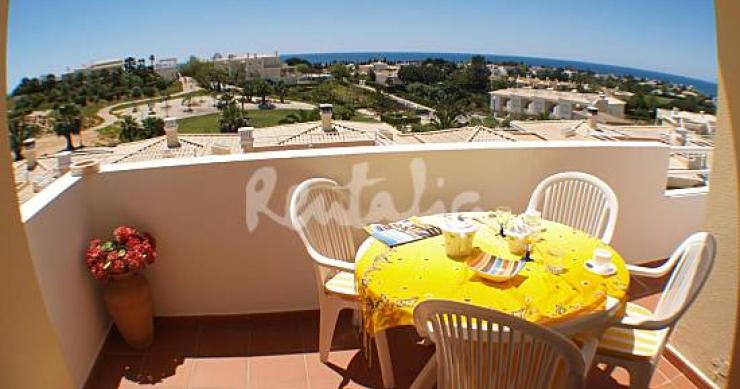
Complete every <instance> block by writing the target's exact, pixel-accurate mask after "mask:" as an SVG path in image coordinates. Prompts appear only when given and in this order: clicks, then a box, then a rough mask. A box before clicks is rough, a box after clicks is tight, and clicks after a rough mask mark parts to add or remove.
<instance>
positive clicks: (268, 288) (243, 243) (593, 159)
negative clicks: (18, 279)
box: [22, 142, 706, 380]
mask: <svg viewBox="0 0 740 389" xmlns="http://www.w3.org/2000/svg"><path fill="white" fill-rule="evenodd" d="M668 156H669V149H668V147H666V146H662V145H659V144H655V143H603V142H599V143H594V142H566V143H557V142H548V143H516V144H511V143H502V144H499V143H491V144H454V145H428V146H425V147H424V148H419V147H418V146H389V147H358V148H352V149H322V150H301V151H284V152H262V153H255V154H251V155H230V156H210V157H202V158H198V159H181V160H167V161H158V162H151V163H135V164H128V165H112V166H106V167H104V168H103V171H102V172H101V173H99V174H97V175H93V176H89V177H85V178H82V179H79V180H78V179H72V178H69V177H65V178H63V179H62V180H60V181H62V182H59V183H56V184H54V185H56V186H55V187H53V188H50V189H49V190H51V192H50V193H49V194H48V195H47V194H46V193H42V195H41V196H39V197H37V198H34V199H32V200H31V201H30V202H28V203H26V204H24V206H23V209H22V211H23V214H24V220H25V222H26V228H27V231H28V235H29V238H30V241H31V246H32V254H33V257H34V262H35V266H36V269H37V272H38V276H39V282H40V283H41V286H42V291H43V294H44V298H45V300H46V303H47V308H48V310H49V312H50V315H51V316H52V319H53V323H54V325H55V326H56V329H57V331H58V333H59V337H60V339H62V346H63V351H64V353H65V357H66V358H67V359H68V363H69V365H70V368H71V369H72V370H73V371H74V376H75V377H76V378H77V379H78V380H79V379H82V378H84V374H85V373H86V372H87V370H86V368H87V366H89V365H90V363H91V362H92V360H93V358H94V356H95V354H96V352H97V348H96V347H97V346H98V345H99V342H100V341H101V339H102V336H103V333H104V331H105V325H106V323H107V319H106V317H105V315H104V314H103V313H102V311H101V308H100V302H99V292H98V291H97V288H96V286H95V283H94V281H92V280H91V277H89V276H88V275H87V274H86V269H85V267H84V263H83V261H82V255H83V252H84V248H85V246H86V243H87V240H88V239H89V238H90V237H93V236H95V237H106V236H109V234H110V231H111V230H112V229H113V228H114V227H115V226H116V225H118V224H121V223H127V224H131V225H134V226H138V227H140V228H141V229H143V230H146V231H149V232H151V233H152V234H153V235H154V236H156V238H157V239H158V242H159V252H160V260H159V262H158V263H157V264H155V265H154V266H153V267H151V268H150V269H148V270H147V276H148V278H149V280H150V282H151V284H152V288H153V292H154V299H155V305H156V307H155V309H156V313H157V314H158V315H203V314H227V313H253V312H269V311H286V310H298V309H307V308H315V307H316V306H317V300H316V295H315V294H316V291H315V285H314V278H313V274H312V268H311V265H310V262H309V259H308V257H307V255H306V253H305V250H304V249H303V247H302V245H301V243H300V241H299V239H298V237H297V235H296V234H295V232H293V231H292V230H291V229H289V228H288V227H286V225H285V224H286V223H287V209H286V206H287V201H288V196H289V194H290V191H291V189H292V188H293V187H294V186H295V185H296V184H298V183H299V182H301V181H302V180H304V179H307V178H310V177H331V178H334V179H336V180H338V181H339V182H341V183H351V184H352V185H351V186H352V188H353V190H352V191H351V194H352V195H354V196H355V197H356V199H357V203H358V204H359V205H358V207H357V214H358V215H359V218H360V219H361V221H362V222H370V221H378V220H381V219H383V218H386V217H387V218H398V217H406V216H410V215H418V214H428V213H437V212H442V211H446V210H451V209H459V210H470V209H491V208H494V207H496V206H497V205H502V204H505V205H509V206H511V207H512V208H513V209H515V210H517V211H518V210H523V209H524V207H525V206H526V203H527V201H528V199H529V195H530V193H531V191H532V189H533V188H534V187H535V185H536V184H537V183H538V182H539V181H540V180H542V179H543V178H544V177H546V176H548V175H550V174H553V173H556V172H562V171H567V170H580V171H585V172H589V173H592V174H595V175H597V176H599V177H601V178H602V179H604V180H605V181H606V182H607V183H609V185H611V186H612V188H613V189H614V190H615V192H616V193H617V196H618V198H619V200H620V214H619V219H618V223H617V230H616V235H615V238H614V241H613V244H614V246H615V247H616V248H617V249H618V250H620V252H621V253H622V254H623V255H624V257H625V258H626V259H627V260H629V261H632V262H636V261H641V260H650V259H656V258H662V257H665V256H667V255H669V254H670V252H671V251H672V249H673V248H674V247H675V246H676V245H677V244H678V243H679V242H680V241H681V240H682V239H683V238H684V237H685V236H686V235H688V234H689V233H691V232H693V231H695V230H697V229H700V228H701V226H702V222H703V218H704V207H705V201H706V194H705V192H702V191H688V192H687V191H682V192H674V193H673V194H670V193H668V192H666V191H665V190H664V187H665V180H666V171H667V167H668ZM273 185H274V186H273ZM358 189H359V190H358ZM258 210H261V211H260V212H257V211H258Z"/></svg>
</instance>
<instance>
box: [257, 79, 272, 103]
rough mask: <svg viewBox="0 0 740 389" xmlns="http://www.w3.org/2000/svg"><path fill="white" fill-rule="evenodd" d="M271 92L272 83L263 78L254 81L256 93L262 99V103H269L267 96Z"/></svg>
mask: <svg viewBox="0 0 740 389" xmlns="http://www.w3.org/2000/svg"><path fill="white" fill-rule="evenodd" d="M270 93H272V87H271V86H270V83H268V82H267V81H265V80H263V79H261V78H260V79H257V80H256V81H255V82H254V94H255V95H257V96H259V97H260V98H261V99H262V103H261V104H262V105H265V104H267V96H269V95H270Z"/></svg>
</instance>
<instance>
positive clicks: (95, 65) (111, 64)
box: [74, 59, 123, 73]
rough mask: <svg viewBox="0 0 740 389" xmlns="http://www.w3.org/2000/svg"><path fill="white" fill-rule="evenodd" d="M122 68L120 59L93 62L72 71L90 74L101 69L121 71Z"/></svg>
mask: <svg viewBox="0 0 740 389" xmlns="http://www.w3.org/2000/svg"><path fill="white" fill-rule="evenodd" d="M122 68H123V60H122V59H106V60H102V61H95V62H92V63H90V64H86V65H82V66H80V67H79V68H77V69H75V70H74V73H90V72H93V71H96V70H103V69H108V70H112V69H122Z"/></svg>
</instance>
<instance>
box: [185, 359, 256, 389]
mask: <svg viewBox="0 0 740 389" xmlns="http://www.w3.org/2000/svg"><path fill="white" fill-rule="evenodd" d="M188 387H189V388H209V389H211V388H228V389H235V388H246V387H247V358H245V357H227V358H194V360H193V370H192V372H191V374H190V384H189V386H188Z"/></svg>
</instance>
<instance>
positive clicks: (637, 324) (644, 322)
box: [615, 316, 669, 331]
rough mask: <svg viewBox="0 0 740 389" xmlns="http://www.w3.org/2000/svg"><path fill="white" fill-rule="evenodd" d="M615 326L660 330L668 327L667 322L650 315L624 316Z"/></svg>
mask: <svg viewBox="0 0 740 389" xmlns="http://www.w3.org/2000/svg"><path fill="white" fill-rule="evenodd" d="M615 326H616V327H621V328H629V329H633V330H647V331H660V330H664V329H666V328H668V326H669V323H667V322H663V321H658V320H655V319H653V318H652V317H650V316H645V317H636V316H625V317H623V318H622V320H621V321H620V322H619V323H617V324H616V325H615Z"/></svg>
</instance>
